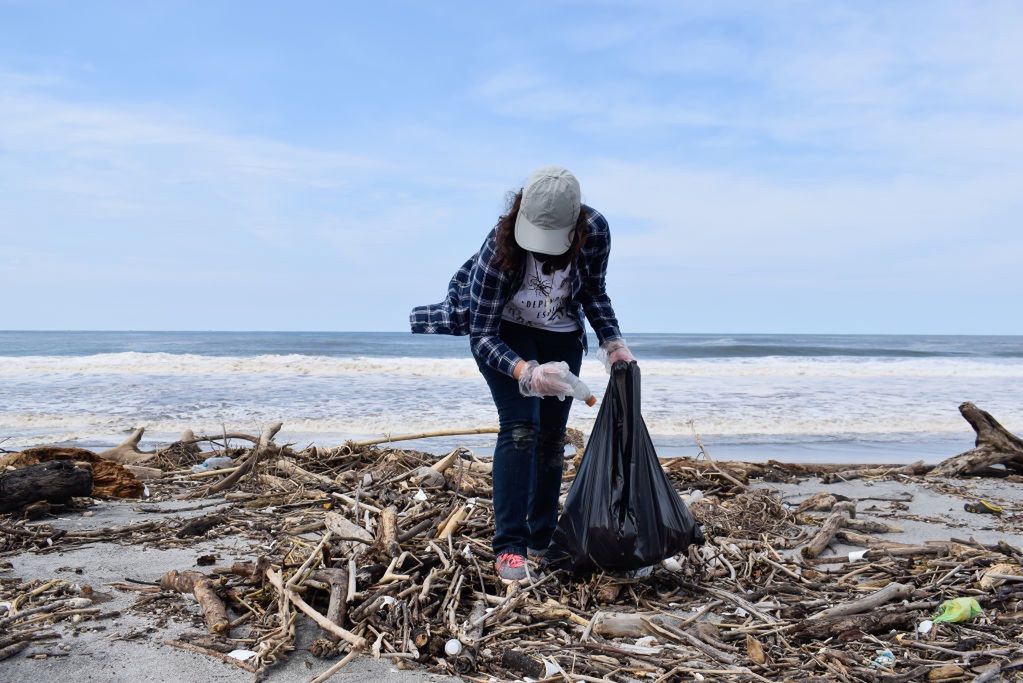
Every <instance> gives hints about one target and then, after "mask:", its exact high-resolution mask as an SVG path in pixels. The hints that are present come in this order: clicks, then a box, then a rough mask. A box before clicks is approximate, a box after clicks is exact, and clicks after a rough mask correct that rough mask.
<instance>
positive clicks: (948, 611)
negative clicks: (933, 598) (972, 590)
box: [934, 598, 984, 624]
mask: <svg viewBox="0 0 1023 683" xmlns="http://www.w3.org/2000/svg"><path fill="white" fill-rule="evenodd" d="M983 611H984V610H982V609H981V608H980V605H979V604H978V603H977V601H976V600H974V599H973V598H956V599H955V600H946V601H945V602H943V603H941V614H939V615H938V616H936V617H934V623H935V624H940V623H943V622H947V623H951V624H958V623H959V622H961V621H969V620H970V619H973V618H974V617H975V616H977V615H978V614H980V613H981V612H983Z"/></svg>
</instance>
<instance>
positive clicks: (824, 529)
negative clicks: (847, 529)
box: [802, 512, 849, 559]
mask: <svg viewBox="0 0 1023 683" xmlns="http://www.w3.org/2000/svg"><path fill="white" fill-rule="evenodd" d="M848 518H849V515H847V514H846V513H845V512H832V513H831V515H829V516H828V518H827V519H826V520H824V524H822V525H821V528H820V529H818V530H817V533H816V534H814V535H813V538H811V539H810V542H809V543H807V544H806V545H805V546H803V550H802V553H803V557H806V558H811V559H812V558H814V557H817V556H818V555H820V554H821V553H822V552H824V549H825V548H827V547H828V545H829V544H830V543H831V541H832V540H833V539H834V538H835V534H836V533H838V530H839V529H841V528H842V525H843V524H845V520H847V519H848Z"/></svg>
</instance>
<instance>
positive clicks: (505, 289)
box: [409, 205, 622, 375]
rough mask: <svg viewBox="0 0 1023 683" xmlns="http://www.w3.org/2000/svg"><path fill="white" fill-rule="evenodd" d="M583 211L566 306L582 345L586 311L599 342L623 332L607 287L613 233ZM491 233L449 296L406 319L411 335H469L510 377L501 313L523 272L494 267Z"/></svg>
mask: <svg viewBox="0 0 1023 683" xmlns="http://www.w3.org/2000/svg"><path fill="white" fill-rule="evenodd" d="M582 210H583V211H585V212H587V214H588V217H587V222H588V232H587V234H586V244H584V245H583V249H582V251H581V252H580V253H579V256H578V258H577V259H576V262H575V263H574V264H573V268H572V299H571V303H570V305H569V310H570V312H571V313H572V315H573V316H574V317H575V319H576V321H577V322H578V323H579V334H580V336H581V337H582V343H583V348H586V328H585V325H584V324H583V316H584V315H585V317H586V319H588V320H589V321H590V325H591V326H592V327H593V331H594V332H595V333H596V334H597V339H598V340H599V341H600V343H601V344H603V343H604V342H606V341H611V340H613V339H620V338H621V336H622V335H621V332H620V331H619V328H618V319H617V318H616V317H615V312H614V309H613V308H612V307H611V299H610V298H609V297H608V295H607V291H606V287H605V277H606V275H607V257H608V255H609V254H610V253H611V231H610V228H609V227H608V225H607V219H605V218H604V216H602V215H601V214H600V212H599V211H597V210H596V209H592V208H590V207H588V206H586V205H583V207H582ZM494 234H495V231H494V230H491V231H490V234H489V235H487V239H486V241H485V242H484V243H483V247H482V248H481V249H480V250H479V252H478V253H477V254H475V255H473V256H472V258H470V259H469V260H468V261H466V262H465V263H464V264H463V265H462V267H461V268H459V269H458V272H457V273H455V276H454V277H453V278H451V282H450V283H449V284H448V295H447V298H446V299H445V300H444V301H442V302H440V303H439V304H433V305H429V306H417V307H416V308H414V309H412V313H411V315H410V316H409V322H410V324H411V326H412V332H413V333H415V334H452V335H466V334H467V335H469V346H470V348H471V349H472V353H473V355H474V356H476V357H477V358H479V359H480V360H482V361H483V362H485V363H486V364H487V365H489V366H490V367H492V368H494V369H496V370H499V371H501V372H503V373H505V374H506V375H511V374H512V371H513V370H514V369H515V365H516V364H517V363H518V362H519V361H520V360H522V359H521V358H519V356H518V354H516V353H515V352H514V351H512V350H511V348H509V347H508V345H507V344H505V343H504V341H502V340H501V335H500V330H501V313H502V312H503V311H504V304H505V302H507V301H508V299H509V297H511V296H512V295H513V294H514V293H515V292H516V291H518V288H519V286H520V285H521V284H522V274H521V273H518V274H511V273H505V272H504V271H502V270H499V269H498V268H497V267H495V266H494V265H493V261H494V256H495V251H496V243H495V238H494Z"/></svg>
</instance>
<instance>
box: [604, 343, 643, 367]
mask: <svg viewBox="0 0 1023 683" xmlns="http://www.w3.org/2000/svg"><path fill="white" fill-rule="evenodd" d="M598 357H599V358H600V360H602V361H603V362H604V369H605V370H607V371H608V372H609V373H610V372H611V368H612V367H614V364H615V363H617V362H619V361H621V362H623V363H631V362H632V361H634V360H636V358H635V357H634V356H633V355H632V352H631V351H629V347H628V346H626V345H625V342H624V341H623V340H621V339H613V340H611V341H606V342H604V343H603V344H601V345H600V353H599V354H598Z"/></svg>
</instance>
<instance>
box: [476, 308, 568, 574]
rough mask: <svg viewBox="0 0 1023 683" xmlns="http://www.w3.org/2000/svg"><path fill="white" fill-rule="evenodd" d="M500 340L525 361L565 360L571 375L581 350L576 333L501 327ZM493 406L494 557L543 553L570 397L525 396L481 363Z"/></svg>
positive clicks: (553, 515) (554, 509)
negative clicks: (495, 431) (496, 426)
mask: <svg viewBox="0 0 1023 683" xmlns="http://www.w3.org/2000/svg"><path fill="white" fill-rule="evenodd" d="M501 339H502V340H504V342H505V343H506V344H507V345H508V346H509V347H511V349H512V350H513V351H515V352H516V353H517V354H519V356H521V357H522V358H524V359H525V360H535V361H537V362H538V363H547V362H549V361H565V362H566V363H568V367H569V368H570V369H571V370H572V372H573V373H575V374H576V375H578V374H579V366H580V365H581V364H582V358H583V348H582V342H581V341H580V336H579V333H578V332H551V331H548V330H542V329H538V328H533V327H527V326H525V325H516V324H514V323H510V322H507V321H505V322H503V323H501ZM476 364H477V365H479V368H480V372H481V373H483V378H484V379H485V380H486V381H487V385H488V386H489V387H490V393H491V394H492V395H493V397H494V405H496V406H497V415H498V424H499V426H500V431H499V432H498V435H497V446H496V448H495V449H494V463H493V464H494V472H493V481H494V527H495V529H494V542H493V548H494V554H495V555H499V554H501V553H505V552H515V553H519V554H522V555H524V554H525V552H526V549H527V548H530V549H532V550H546V548H547V545H548V544H549V543H550V541H551V535H552V534H553V533H554V528H555V526H556V525H557V522H558V496H559V495H560V493H561V475H562V472H563V468H564V461H565V424H566V423H567V422H568V412H569V410H571V408H572V399H571V398H566V399H565V400H564V401H559V400H558V399H556V398H551V397H548V398H543V399H540V398H526V397H524V396H522V395H521V394H520V393H519V383H518V381H517V380H515V379H513V378H511V377H509V376H508V375H505V374H504V373H502V372H499V371H497V370H494V369H493V368H491V367H489V366H487V365H486V364H484V363H482V362H481V361H480V360H479V359H478V358H477V359H476Z"/></svg>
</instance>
